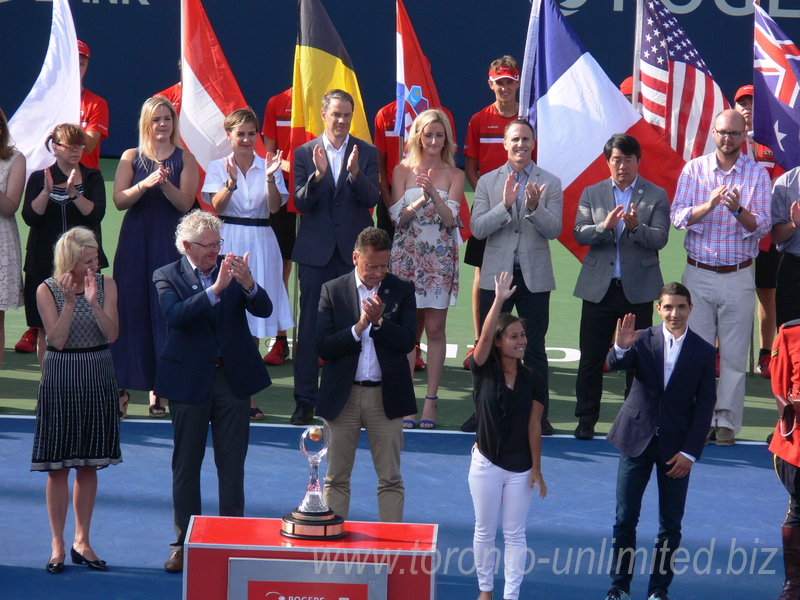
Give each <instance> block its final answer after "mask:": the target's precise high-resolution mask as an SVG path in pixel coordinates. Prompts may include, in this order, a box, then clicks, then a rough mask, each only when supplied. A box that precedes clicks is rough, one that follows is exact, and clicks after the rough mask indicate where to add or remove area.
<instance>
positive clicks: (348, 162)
mask: <svg viewBox="0 0 800 600" xmlns="http://www.w3.org/2000/svg"><path fill="white" fill-rule="evenodd" d="M354 106H355V104H354V102H353V97H352V96H351V95H350V94H348V93H347V92H345V91H342V90H330V91H329V92H328V93H327V94H325V96H324V97H323V98H322V120H323V122H324V123H325V132H324V133H323V134H322V135H321V136H319V137H318V138H317V139H315V140H312V141H310V142H308V143H306V144H303V145H302V146H300V147H299V148H298V149H297V150H295V153H294V201H295V205H296V206H297V209H298V210H299V211H300V212H302V213H303V218H302V220H301V221H300V229H299V230H298V232H297V241H296V242H295V245H294V251H293V252H292V260H293V261H294V262H296V263H297V266H298V277H299V279H300V318H299V323H298V327H297V329H296V331H297V333H296V335H295V349H294V397H295V401H296V403H297V406H296V408H295V411H294V414H293V415H292V418H291V422H292V424H293V425H307V424H308V422H309V420H310V419H311V416H312V415H313V413H314V407H315V406H316V404H317V380H318V378H319V365H318V359H317V354H316V352H315V351H314V336H315V332H316V329H317V306H318V304H319V294H320V290H321V289H322V284H323V283H325V282H326V281H330V280H331V279H335V278H336V277H339V276H340V275H344V274H345V273H349V272H350V271H351V270H352V268H353V265H352V262H351V260H350V256H351V253H352V252H353V245H354V244H355V241H356V237H358V234H359V233H360V232H361V231H362V230H363V229H364V228H365V227H369V226H370V225H372V215H370V213H369V211H370V209H371V208H373V207H374V206H375V205H376V204H377V203H378V200H379V199H380V195H381V194H380V187H379V185H378V151H377V149H376V148H375V146H373V145H372V144H369V143H367V142H365V141H363V140H359V139H357V138H355V137H353V136H351V135H350V133H349V132H350V122H351V121H352V119H353V107H354ZM412 412H413V411H412Z"/></svg>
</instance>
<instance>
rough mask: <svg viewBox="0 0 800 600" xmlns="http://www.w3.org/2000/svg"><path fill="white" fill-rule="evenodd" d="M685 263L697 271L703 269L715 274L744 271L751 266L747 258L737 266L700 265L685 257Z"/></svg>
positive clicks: (751, 260) (750, 259)
mask: <svg viewBox="0 0 800 600" xmlns="http://www.w3.org/2000/svg"><path fill="white" fill-rule="evenodd" d="M686 262H687V263H689V265H690V266H692V267H697V268H698V269H705V270H706V271H714V272H715V273H734V272H736V271H739V270H741V269H746V268H747V267H749V266H750V265H752V264H753V259H752V258H748V259H747V260H746V261H744V262H741V263H739V264H738V265H720V266H714V265H707V264H706V263H701V262H699V261H696V260H695V259H693V258H689V257H688V256H687V257H686Z"/></svg>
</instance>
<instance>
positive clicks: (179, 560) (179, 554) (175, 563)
mask: <svg viewBox="0 0 800 600" xmlns="http://www.w3.org/2000/svg"><path fill="white" fill-rule="evenodd" d="M164 570H165V571H166V572H167V573H181V572H182V571H183V550H175V551H174V552H173V553H172V554H170V555H169V558H168V559H167V562H165V563H164Z"/></svg>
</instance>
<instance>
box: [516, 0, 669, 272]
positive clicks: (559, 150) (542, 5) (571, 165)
mask: <svg viewBox="0 0 800 600" xmlns="http://www.w3.org/2000/svg"><path fill="white" fill-rule="evenodd" d="M520 110H521V112H522V114H523V115H527V117H528V119H530V121H531V123H533V124H534V128H535V130H536V134H537V139H538V142H537V144H538V159H537V163H538V164H539V165H540V166H541V167H542V168H544V169H546V170H547V171H550V172H551V173H553V174H555V175H557V176H558V177H560V178H561V184H562V187H563V189H564V209H563V213H562V214H563V222H564V226H563V228H562V231H561V235H560V236H559V238H558V239H559V240H560V241H561V243H562V244H564V246H566V247H567V248H568V249H569V250H570V251H571V252H572V253H573V254H575V256H577V257H578V258H582V257H583V255H584V254H586V248H585V247H583V246H579V245H578V244H577V242H575V237H574V236H573V235H572V229H573V227H574V225H575V213H576V211H577V207H578V201H579V199H580V195H581V193H582V192H583V189H584V188H585V187H587V186H589V185H593V184H595V183H597V182H599V181H601V180H603V179H606V178H607V177H608V176H609V171H608V165H607V163H606V160H605V157H604V156H603V146H604V145H605V143H606V141H608V139H609V138H610V137H611V136H612V135H613V134H615V133H628V134H629V135H632V136H633V137H635V138H636V139H637V140H638V141H639V144H640V145H641V147H642V161H641V165H640V167H639V173H640V174H641V175H642V176H643V177H645V178H646V179H648V180H649V181H651V182H653V183H655V184H656V185H658V186H661V187H663V188H665V189H666V190H667V193H668V194H669V196H670V197H672V196H673V195H674V192H675V186H676V184H677V181H678V176H679V175H680V172H681V169H682V168H683V165H684V160H683V159H682V158H681V157H680V156H678V154H676V153H675V151H674V150H673V149H672V148H670V147H669V145H668V144H667V143H666V142H665V141H664V140H663V139H662V138H661V136H660V135H658V133H657V132H656V130H655V129H653V128H652V127H651V126H650V124H649V123H647V122H646V121H645V120H644V119H643V118H642V116H641V115H640V114H639V113H638V112H636V110H635V109H634V108H633V106H631V104H630V102H628V100H627V99H626V98H625V96H623V95H622V94H621V93H620V91H619V89H618V88H617V86H616V85H614V84H613V83H612V82H611V80H610V79H609V78H608V76H607V75H606V74H605V72H603V69H602V68H601V67H600V65H599V64H598V63H597V61H595V59H594V58H593V57H592V55H591V54H589V53H588V52H587V51H586V48H584V46H583V44H582V43H581V41H580V40H579V39H578V36H577V35H575V32H574V31H573V30H572V28H571V27H570V26H569V24H568V23H567V22H566V21H565V19H564V17H563V16H562V14H561V11H560V10H559V8H558V6H557V5H556V3H555V2H554V1H553V0H533V3H532V7H531V18H530V23H529V25H528V40H527V43H526V46H525V61H524V63H523V69H522V84H521V87H520Z"/></svg>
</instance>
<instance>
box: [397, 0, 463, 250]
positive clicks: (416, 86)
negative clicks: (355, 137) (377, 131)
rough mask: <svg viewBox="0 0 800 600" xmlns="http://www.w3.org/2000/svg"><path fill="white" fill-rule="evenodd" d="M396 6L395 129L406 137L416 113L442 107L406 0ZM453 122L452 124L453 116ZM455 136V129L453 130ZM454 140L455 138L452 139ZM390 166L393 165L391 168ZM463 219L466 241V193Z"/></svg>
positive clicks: (460, 214)
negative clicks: (404, 2)
mask: <svg viewBox="0 0 800 600" xmlns="http://www.w3.org/2000/svg"><path fill="white" fill-rule="evenodd" d="M396 5H397V112H396V115H397V117H396V118H395V125H394V130H395V134H396V135H397V136H398V139H401V138H402V139H407V138H408V132H409V129H410V127H411V124H412V123H413V122H414V119H415V118H416V116H417V115H418V114H419V113H421V112H423V111H425V110H428V109H429V108H439V107H441V106H442V105H441V103H440V102H439V94H438V92H437V91H436V84H435V83H434V82H433V76H432V75H431V67H430V62H429V61H428V59H427V58H426V57H425V55H424V54H423V53H422V48H421V47H420V45H419V40H418V39H417V34H416V33H414V28H413V27H412V26H411V20H410V19H409V18H408V13H407V12H406V8H405V6H404V5H403V0H396ZM447 114H448V116H449V117H450V122H451V124H452V117H451V116H450V114H449V113H447ZM453 136H455V131H453ZM453 143H455V140H453ZM390 168H391V167H390ZM459 216H460V217H461V222H462V223H463V224H464V226H463V227H461V229H460V230H461V238H462V239H463V240H466V239H467V238H468V237H470V236H471V235H472V233H471V232H470V230H469V217H470V214H469V206H468V205H467V201H466V196H464V197H462V199H461V206H460V209H459Z"/></svg>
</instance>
